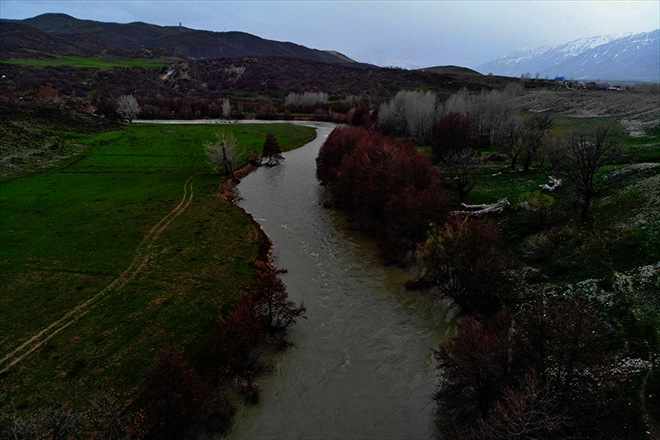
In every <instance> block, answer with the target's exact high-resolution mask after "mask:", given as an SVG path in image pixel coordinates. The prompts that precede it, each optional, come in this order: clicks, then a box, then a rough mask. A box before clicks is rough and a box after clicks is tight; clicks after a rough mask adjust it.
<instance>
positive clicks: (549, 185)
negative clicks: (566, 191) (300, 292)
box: [539, 176, 562, 192]
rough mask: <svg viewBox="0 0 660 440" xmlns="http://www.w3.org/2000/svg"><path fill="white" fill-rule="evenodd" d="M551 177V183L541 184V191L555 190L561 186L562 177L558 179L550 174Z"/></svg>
mask: <svg viewBox="0 0 660 440" xmlns="http://www.w3.org/2000/svg"><path fill="white" fill-rule="evenodd" d="M548 177H549V178H550V183H544V184H543V185H539V188H541V191H549V192H553V191H556V190H558V189H559V188H561V186H562V184H561V179H559V180H557V179H555V178H554V177H552V176H548Z"/></svg>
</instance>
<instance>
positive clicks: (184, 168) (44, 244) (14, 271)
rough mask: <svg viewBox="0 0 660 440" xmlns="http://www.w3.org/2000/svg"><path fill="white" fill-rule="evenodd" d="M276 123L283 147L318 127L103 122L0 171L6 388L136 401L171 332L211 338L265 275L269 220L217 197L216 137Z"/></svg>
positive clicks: (193, 340) (1, 346) (1, 341)
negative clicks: (261, 262) (212, 146)
mask: <svg viewBox="0 0 660 440" xmlns="http://www.w3.org/2000/svg"><path fill="white" fill-rule="evenodd" d="M217 130H230V131H232V132H233V133H234V135H235V136H236V137H237V139H238V142H239V145H240V148H241V154H240V155H239V156H240V157H239V160H240V161H243V162H244V161H245V159H246V158H247V157H248V155H249V154H251V153H258V152H259V151H260V149H261V147H262V145H263V143H264V141H265V134H266V132H267V131H269V130H270V131H273V132H275V134H276V136H277V139H278V141H279V143H280V145H281V146H282V148H283V150H287V149H292V148H296V147H299V146H301V145H303V144H304V143H306V142H308V141H309V140H310V139H312V138H313V137H314V135H315V134H314V130H313V129H311V128H307V127H297V126H287V125H280V124H272V125H265V124H255V125H246V124H232V125H229V124H228V125H223V126H217V125H211V124H204V125H158V124H144V125H142V124H135V125H131V126H127V127H125V129H123V130H120V131H110V132H101V133H97V134H76V133H67V132H58V133H57V136H58V137H59V138H60V139H61V140H62V142H65V143H66V142H70V143H75V144H77V145H84V146H85V148H83V150H82V153H81V154H78V155H75V156H71V157H69V158H68V159H66V160H64V159H63V160H60V161H59V162H58V163H57V166H53V167H51V168H47V169H45V170H43V171H42V172H38V173H33V174H30V175H24V174H23V175H20V176H19V177H18V178H14V179H6V180H4V181H2V182H0V212H2V215H1V216H0V241H1V242H2V243H3V245H2V247H1V248H0V277H2V280H3V283H2V287H1V292H0V323H1V325H0V389H1V390H3V392H4V393H7V395H8V397H9V398H10V399H11V400H12V401H13V402H15V403H16V404H17V405H19V406H20V407H22V408H26V409H36V408H40V407H44V406H47V405H49V404H52V403H53V402H56V401H62V400H63V399H66V398H68V397H71V395H73V394H74V393H75V394H76V395H78V396H79V397H81V396H95V395H100V394H103V393H112V394H113V395H115V396H117V397H119V398H120V400H121V401H123V402H129V401H130V400H131V398H132V397H133V396H134V393H135V391H136V390H137V389H138V388H139V386H140V383H141V373H142V371H143V370H144V368H145V367H147V366H148V365H149V363H150V361H151V360H152V358H153V357H154V356H155V354H156V352H157V350H158V349H159V348H160V347H161V346H162V344H163V343H165V342H169V343H171V344H173V345H175V346H176V347H179V348H181V349H183V350H184V351H185V352H186V353H187V354H189V355H191V356H194V355H195V353H197V352H199V351H200V350H203V349H204V346H205V344H206V342H207V339H206V337H207V336H208V335H209V334H210V333H211V332H212V330H213V328H214V324H215V320H216V318H217V316H218V315H220V314H222V313H224V312H226V311H228V310H230V309H231V307H232V305H233V303H234V301H235V298H236V297H237V295H239V294H240V293H241V292H243V291H245V290H247V289H248V288H249V287H250V286H251V285H252V284H253V283H254V282H255V278H254V275H255V274H256V273H257V272H256V271H257V269H256V268H255V267H254V266H253V261H254V259H255V257H256V255H257V251H258V249H259V246H260V244H261V243H262V239H263V237H262V232H261V231H260V230H259V229H258V227H256V226H255V225H254V224H252V223H251V221H250V218H249V217H248V215H246V214H245V213H244V212H243V211H242V210H241V209H239V208H237V207H236V206H234V205H233V204H231V203H229V202H227V201H225V200H223V199H222V198H220V197H218V196H217V194H218V185H219V183H220V181H221V180H222V179H223V178H224V176H222V175H217V174H212V173H211V172H210V166H209V165H208V164H207V163H206V158H205V156H204V147H203V145H204V143H205V142H207V141H210V140H213V139H214V138H215V137H214V132H215V131H217Z"/></svg>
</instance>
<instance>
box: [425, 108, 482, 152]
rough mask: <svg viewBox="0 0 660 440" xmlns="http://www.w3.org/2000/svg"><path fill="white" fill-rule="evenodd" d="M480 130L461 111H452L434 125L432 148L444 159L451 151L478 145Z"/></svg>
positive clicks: (459, 150) (472, 147) (460, 150)
mask: <svg viewBox="0 0 660 440" xmlns="http://www.w3.org/2000/svg"><path fill="white" fill-rule="evenodd" d="M478 142H479V132H478V131H477V129H476V128H475V127H474V125H473V124H472V120H471V119H470V118H468V117H467V116H463V115H462V114H460V113H456V112H451V113H449V114H447V116H445V117H444V118H442V120H441V121H440V122H438V123H437V124H435V125H434V126H433V136H432V138H431V150H432V151H433V154H434V155H435V156H436V157H437V158H439V159H444V158H445V157H446V156H447V155H448V154H450V153H460V152H462V151H464V150H470V149H474V148H476V147H477V144H478Z"/></svg>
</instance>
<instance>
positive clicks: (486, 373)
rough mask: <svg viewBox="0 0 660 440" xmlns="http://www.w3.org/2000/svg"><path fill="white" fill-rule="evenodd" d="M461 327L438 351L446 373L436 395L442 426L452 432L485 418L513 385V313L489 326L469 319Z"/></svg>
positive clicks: (495, 318) (472, 318) (494, 320)
mask: <svg viewBox="0 0 660 440" xmlns="http://www.w3.org/2000/svg"><path fill="white" fill-rule="evenodd" d="M457 328H458V332H457V334H456V336H455V337H454V339H453V340H452V341H448V342H445V343H443V344H442V345H440V347H439V348H438V350H435V351H434V357H435V359H436V361H437V362H438V368H439V369H441V370H442V375H441V376H440V384H439V387H438V389H437V390H436V392H435V394H434V399H435V400H436V402H437V403H438V415H439V416H440V420H439V426H440V428H441V429H443V430H449V431H451V430H452V429H454V430H456V429H458V428H460V427H465V426H470V425H472V424H473V423H475V422H476V421H477V420H479V419H481V418H485V417H486V416H487V415H488V412H489V411H490V409H491V408H492V406H493V404H494V403H495V402H496V401H498V400H499V399H500V398H501V397H502V395H503V393H504V390H505V389H506V387H507V386H509V385H511V383H512V382H513V376H512V374H511V369H512V365H511V363H512V353H513V348H514V339H513V335H514V333H513V317H512V315H511V313H509V312H508V311H506V310H505V311H502V312H500V313H499V314H497V315H496V316H495V317H493V318H492V319H491V320H489V321H488V322H487V323H486V324H485V325H481V324H480V323H479V322H478V321H477V320H476V319H475V318H474V317H471V316H467V317H465V318H463V319H462V320H461V321H460V322H459V323H458V325H457Z"/></svg>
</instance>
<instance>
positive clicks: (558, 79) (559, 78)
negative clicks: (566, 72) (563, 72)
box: [555, 76, 566, 82]
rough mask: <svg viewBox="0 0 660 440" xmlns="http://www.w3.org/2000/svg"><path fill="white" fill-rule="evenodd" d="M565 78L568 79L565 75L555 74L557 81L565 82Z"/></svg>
mask: <svg viewBox="0 0 660 440" xmlns="http://www.w3.org/2000/svg"><path fill="white" fill-rule="evenodd" d="M565 79H566V77H565V76H555V81H557V82H564V80H565Z"/></svg>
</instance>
